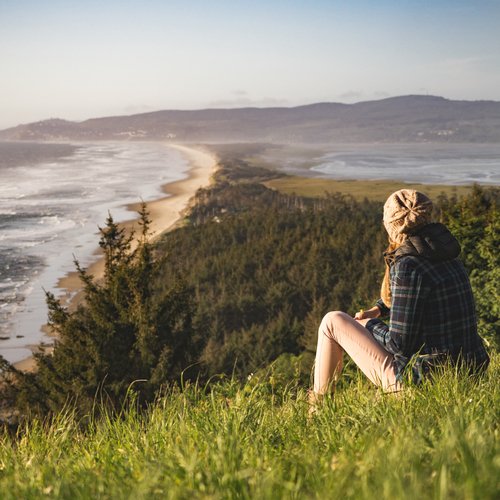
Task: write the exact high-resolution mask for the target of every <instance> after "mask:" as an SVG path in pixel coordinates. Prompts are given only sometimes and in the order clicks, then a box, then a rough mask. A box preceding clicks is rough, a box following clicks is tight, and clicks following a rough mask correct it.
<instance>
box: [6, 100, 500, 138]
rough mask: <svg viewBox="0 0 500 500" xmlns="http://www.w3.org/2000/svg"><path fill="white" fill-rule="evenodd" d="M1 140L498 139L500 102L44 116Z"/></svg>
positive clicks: (394, 102) (389, 102)
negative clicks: (64, 117) (71, 117)
mask: <svg viewBox="0 0 500 500" xmlns="http://www.w3.org/2000/svg"><path fill="white" fill-rule="evenodd" d="M1 139H3V140H54V139H71V140H89V139H91V140H95V139H106V140H110V139H111V140H117V139H143V140H148V139H149V140H164V139H175V140H176V141H179V140H180V141H267V142H279V143H325V142H329V143H332V142H333V143H335V142H337V143H341V142H428V141H432V142H436V141H437V142H498V141H500V102H496V101H452V100H448V99H444V98H442V97H434V96H418V95H413V96H401V97H393V98H389V99H382V100H378V101H368V102H360V103H356V104H339V103H317V104H311V105H307V106H298V107H293V108H241V109H204V110H195V111H180V110H166V111H155V112H151V113H142V114H136V115H130V116H112V117H103V118H92V119H90V120H86V121H83V122H69V121H65V120H59V119H50V120H44V121H41V122H36V123H31V124H26V125H19V126H17V127H13V128H10V129H7V130H3V131H0V140H1Z"/></svg>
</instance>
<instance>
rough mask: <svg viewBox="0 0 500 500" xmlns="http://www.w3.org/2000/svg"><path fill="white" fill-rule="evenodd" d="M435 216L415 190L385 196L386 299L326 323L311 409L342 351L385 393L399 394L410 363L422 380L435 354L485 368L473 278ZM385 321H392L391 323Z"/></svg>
mask: <svg viewBox="0 0 500 500" xmlns="http://www.w3.org/2000/svg"><path fill="white" fill-rule="evenodd" d="M431 212H432V202H431V201H430V200H429V198H427V196H425V195H424V194H422V193H420V192H418V191H414V190H411V189H401V190H400V191H396V192H395V193H393V194H392V195H391V196H389V198H388V199H387V201H386V203H385V205H384V226H385V229H386V230H387V233H388V234H389V248H388V249H387V251H386V252H385V253H384V257H385V261H386V274H385V277H384V280H383V283H382V290H381V296H382V298H381V299H380V300H379V301H378V302H377V304H376V306H375V307H373V308H371V309H369V310H367V311H363V310H361V311H360V312H358V313H356V315H355V316H354V318H352V317H350V316H349V315H347V314H346V313H343V312H338V311H335V312H329V313H328V314H327V315H326V316H325V317H324V318H323V321H322V322H321V325H320V327H319V332H318V346H317V351H316V361H315V368H314V390H313V392H311V393H310V402H311V404H312V405H313V407H314V404H315V403H316V402H317V401H318V400H319V399H321V396H323V395H324V394H325V393H326V392H328V391H329V390H331V389H332V388H333V384H334V383H335V381H336V380H337V379H338V377H339V375H340V373H341V371H342V353H343V351H345V352H346V353H347V354H348V355H349V356H350V357H351V358H352V359H353V361H354V362H355V363H356V364H357V365H358V367H359V368H360V369H361V370H362V372H363V373H364V374H365V375H366V376H367V377H368V378H369V379H370V380H371V381H372V382H373V383H374V384H376V385H378V386H380V387H382V388H383V389H384V390H385V391H387V392H393V391H398V390H401V388H402V384H403V378H404V377H403V375H404V372H405V368H406V367H407V365H408V364H410V366H411V369H412V372H411V373H412V375H413V379H414V381H415V382H418V381H420V378H421V376H422V374H423V373H425V372H426V369H425V368H426V367H429V366H430V363H429V359H430V358H431V359H432V358H433V357H437V358H439V359H440V360H441V359H443V360H444V359H445V360H449V362H452V363H455V364H457V363H464V364H465V365H466V366H467V367H468V368H469V369H470V371H471V372H472V373H475V372H477V371H480V370H483V369H485V368H486V367H487V366H488V363H489V357H488V354H487V353H486V350H485V348H484V346H483V343H482V340H481V337H480V336H479V335H478V333H477V321H476V313H475V307H474V298H473V296H472V290H471V287H470V283H469V278H468V276H467V273H466V271H465V269H464V267H463V265H462V263H461V262H460V261H459V260H458V259H457V257H458V255H459V253H460V246H459V244H458V242H457V240H456V239H455V238H454V237H453V235H452V234H451V233H450V232H449V231H448V229H447V228H446V227H445V226H443V225H442V224H439V223H431ZM381 316H382V317H383V316H389V323H388V324H386V323H384V322H383V321H382V320H380V319H379V317H381ZM412 358H413V360H412ZM410 361H411V362H410Z"/></svg>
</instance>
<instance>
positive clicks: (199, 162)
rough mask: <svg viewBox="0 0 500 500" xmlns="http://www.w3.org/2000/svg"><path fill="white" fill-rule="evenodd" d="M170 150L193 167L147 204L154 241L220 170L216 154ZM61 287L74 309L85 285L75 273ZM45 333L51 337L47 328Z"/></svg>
mask: <svg viewBox="0 0 500 500" xmlns="http://www.w3.org/2000/svg"><path fill="white" fill-rule="evenodd" d="M168 147H171V148H173V149H176V150H178V151H179V152H181V153H182V154H183V155H184V156H185V157H187V159H188V161H189V164H190V168H189V170H188V177H187V178H186V179H182V180H180V181H175V182H172V183H168V184H164V185H163V186H162V191H163V192H164V193H165V195H166V196H164V197H162V198H159V199H157V200H153V201H150V202H147V203H146V207H147V209H148V211H149V214H150V217H151V232H152V235H151V240H152V241H154V240H155V239H157V238H158V237H159V236H160V235H162V234H163V233H165V232H168V231H171V230H173V229H175V228H176V227H177V226H178V224H179V222H180V221H181V220H182V218H183V215H184V213H185V212H186V211H187V210H188V208H189V202H190V200H191V198H192V197H193V196H194V194H195V193H196V191H197V190H198V189H199V188H201V187H206V186H208V185H210V184H211V182H212V177H213V175H214V173H215V172H216V170H217V165H218V159H217V156H216V155H215V153H213V152H210V151H208V150H207V149H205V148H201V147H200V148H198V147H196V146H195V147H192V146H185V145H180V144H169V145H168ZM127 208H128V209H129V210H132V211H136V210H137V209H139V208H140V203H134V204H131V205H128V206H127ZM137 222H138V219H137V218H135V219H131V220H126V221H124V222H121V223H120V224H119V225H120V226H121V227H124V228H126V229H127V230H128V231H132V230H137V229H138V224H137ZM95 257H96V260H95V262H93V263H92V264H91V265H90V266H88V267H87V270H88V272H89V274H91V275H93V276H94V278H96V279H100V278H101V277H102V276H103V273H104V261H103V259H102V257H100V253H99V250H96V253H95ZM57 288H58V289H60V291H61V293H60V294H59V296H58V298H59V299H60V300H61V301H62V302H63V304H65V305H66V306H67V307H69V308H70V309H71V308H74V307H76V305H77V304H78V302H79V300H80V298H81V297H80V293H81V282H80V279H79V277H78V273H77V272H76V271H72V272H70V273H68V274H66V275H65V276H63V277H61V278H60V279H59V280H58V283H57ZM43 330H44V331H45V333H46V334H47V335H49V336H50V333H49V332H48V331H47V327H46V326H44V327H43ZM13 366H14V367H15V368H16V369H18V370H20V371H25V372H29V371H32V370H33V369H34V368H35V360H34V358H33V357H32V356H30V357H28V358H26V359H23V360H21V361H18V362H16V363H14V364H13Z"/></svg>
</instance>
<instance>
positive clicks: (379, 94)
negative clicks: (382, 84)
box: [373, 90, 391, 99]
mask: <svg viewBox="0 0 500 500" xmlns="http://www.w3.org/2000/svg"><path fill="white" fill-rule="evenodd" d="M390 95H391V94H389V93H388V92H385V91H384V90H377V91H375V92H373V97H378V98H380V99H384V98H385V97H390Z"/></svg>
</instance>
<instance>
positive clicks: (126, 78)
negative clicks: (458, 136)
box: [0, 0, 500, 128]
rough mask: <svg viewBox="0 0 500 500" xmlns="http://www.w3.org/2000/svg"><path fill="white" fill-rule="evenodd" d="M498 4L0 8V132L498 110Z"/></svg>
mask: <svg viewBox="0 0 500 500" xmlns="http://www.w3.org/2000/svg"><path fill="white" fill-rule="evenodd" d="M499 27H500V0H469V1H465V0H428V1H427V0H426V1H424V0H364V1H363V0H344V1H336V0H329V1H326V0H325V1H321V0H309V1H308V0H287V1H285V0H276V1H274V0H253V1H246V0H227V1H226V0H203V1H202V0H179V1H177V0H96V1H94V0H79V1H77V0H0V128H4V127H8V126H12V125H16V124H18V123H25V122H30V121H36V120H40V119H44V118H49V117H61V118H66V119H73V120H83V119H85V118H90V117H94V116H103V115H110V114H131V113H139V112H143V111H150V110H157V109H167V108H179V109H190V108H202V107H234V106H275V105H279V106H282V105H284V106H292V105H297V104H306V103H311V102H317V101H340V102H356V101H362V100H370V99H380V98H383V97H387V96H394V95H403V94H427V93H428V94H434V95H442V96H444V97H448V98H452V99H494V100H500V35H499Z"/></svg>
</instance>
